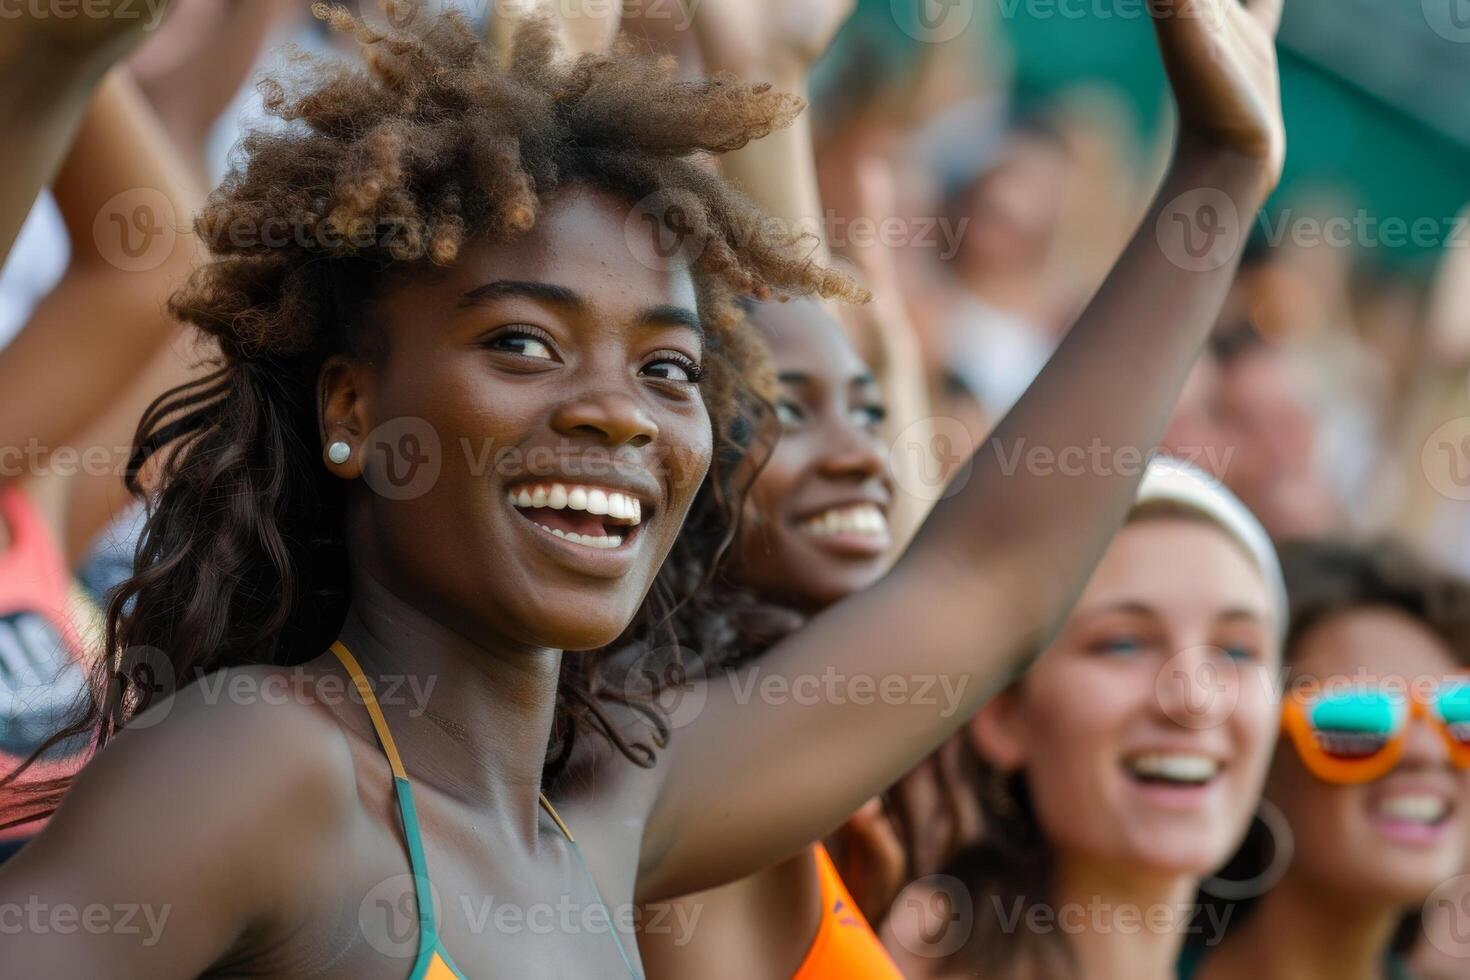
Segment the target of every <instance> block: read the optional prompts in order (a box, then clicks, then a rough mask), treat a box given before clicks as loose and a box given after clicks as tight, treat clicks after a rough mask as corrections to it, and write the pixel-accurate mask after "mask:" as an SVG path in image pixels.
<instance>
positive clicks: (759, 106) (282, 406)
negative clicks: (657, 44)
mask: <svg viewBox="0 0 1470 980" xmlns="http://www.w3.org/2000/svg"><path fill="white" fill-rule="evenodd" d="M313 10H314V12H315V14H316V16H317V17H319V18H321V19H324V20H326V21H327V22H329V23H330V24H331V26H332V27H334V28H335V29H337V30H339V31H343V32H347V33H349V34H351V35H354V36H355V37H356V38H357V39H358V40H359V41H360V42H361V46H362V51H363V55H364V57H363V61H362V62H361V63H360V64H359V63H337V62H327V61H322V60H320V59H312V58H308V57H307V56H305V55H301V54H298V55H296V56H295V61H294V64H295V70H294V72H292V73H291V74H293V75H294V76H295V77H291V78H286V79H284V80H282V79H270V80H267V81H265V82H263V83H262V84H261V90H262V92H263V95H264V98H265V105H266V107H267V109H268V110H269V111H270V113H272V114H273V115H274V116H275V117H277V118H278V119H279V120H280V121H281V125H278V126H274V127H272V128H269V129H265V130H262V131H257V132H254V133H252V134H250V135H248V136H247V137H246V138H245V139H244V140H243V142H242V143H241V145H240V146H239V147H238V148H237V151H236V157H235V162H234V166H233V167H232V169H231V171H230V173H229V175H228V176H227V177H226V179H225V181H224V183H223V184H222V185H221V186H220V187H219V188H218V190H216V191H215V192H214V194H213V195H212V196H211V197H210V199H209V202H208V204H207V206H206V208H205V209H204V211H203V213H202V215H201V216H200V217H199V218H198V220H197V222H196V229H197V231H198V232H199V234H200V235H201V236H202V237H203V239H204V240H205V242H206V243H207V245H208V247H209V250H210V253H211V258H210V261H209V262H207V263H206V264H205V265H203V266H202V267H201V268H200V269H198V270H197V271H196V272H195V274H194V275H193V277H192V278H191V280H190V282H189V283H188V285H187V286H186V287H185V288H184V289H183V290H181V291H180V292H179V293H178V294H177V295H176V296H174V297H173V299H172V301H171V304H170V305H171V309H172V310H173V312H174V313H175V315H177V316H178V317H179V318H180V319H181V320H183V321H185V322H187V323H190V324H193V325H195V326H196V327H198V328H199V329H200V330H201V331H203V332H204V333H206V334H207V335H209V336H210V337H211V338H213V340H214V341H215V342H216V343H217V345H218V348H219V352H220V357H219V362H218V365H214V366H213V367H215V368H216V369H215V370H213V371H212V373H210V374H208V375H207V376H205V377H203V378H201V379H200V380H198V381H195V382H193V383H191V384H188V385H185V386H182V387H180V388H177V389H175V390H173V391H171V392H168V393H167V394H165V395H164V396H163V397H161V398H160V399H159V400H158V401H157V402H155V403H154V404H153V405H152V406H150V408H149V410H148V411H147V412H146V413H145V414H144V417H143V419H142V421H141V423H140V426H139V430H138V435H137V438H136V447H135V452H134V457H133V460H132V466H131V470H130V473H129V477H128V484H129V488H130V489H131V490H132V491H133V492H134V493H135V494H137V495H138V496H145V493H144V491H143V488H142V486H141V483H140V481H139V479H138V473H139V470H140V469H141V468H142V467H143V465H144V464H145V463H148V462H149V460H150V459H151V458H153V457H155V455H156V459H154V460H153V463H152V464H151V467H150V469H152V468H156V474H157V475H156V478H155V479H156V489H155V490H154V491H152V492H151V493H149V494H147V496H148V498H149V501H148V502H149V513H148V519H147V522H146V524H145V527H144V530H143V533H142V537H141V539H140V541H139V544H138V548H137V552H136V555H135V566H134V574H133V576H132V577H131V578H130V579H129V580H128V581H126V582H125V583H123V584H122V585H121V586H120V587H119V588H118V589H117V590H116V592H115V593H114V594H113V596H112V597H111V601H110V603H109V608H108V616H107V640H106V647H105V650H104V655H103V657H102V660H101V662H100V663H99V666H98V675H97V676H98V680H97V684H96V688H97V690H96V691H95V692H94V694H93V696H92V697H91V698H89V700H88V702H87V704H86V705H84V706H82V707H81V708H80V709H79V716H78V720H77V721H76V722H75V723H74V724H73V725H71V726H69V727H68V728H67V729H66V730H64V731H63V732H60V733H58V735H57V736H55V737H54V738H53V739H52V740H51V741H50V742H48V743H47V746H46V747H45V748H49V747H50V746H52V745H55V744H57V743H58V742H61V741H63V740H69V739H72V738H76V737H79V736H83V735H87V736H90V737H91V739H92V742H93V744H94V745H95V746H96V747H97V748H100V747H101V746H102V745H103V744H105V743H106V742H107V741H108V740H109V739H110V738H111V737H112V736H113V735H114V734H115V733H116V731H117V729H118V728H120V727H121V726H122V725H123V724H125V723H126V721H127V720H128V719H129V718H130V717H132V716H133V715H134V714H135V713H136V712H137V711H138V710H139V709H140V708H141V707H143V706H144V705H145V703H146V700H147V698H146V694H145V693H144V692H143V691H142V689H141V686H140V685H137V684H135V683H131V682H130V681H132V682H135V681H136V680H137V679H138V678H139V675H140V671H141V672H142V673H147V674H148V676H153V675H155V674H156V673H157V671H156V669H152V668H156V667H157V666H158V665H156V664H152V663H151V662H149V663H145V662H144V661H145V660H148V659H149V658H152V659H156V658H157V657H158V656H159V651H163V655H164V656H166V657H167V659H168V662H169V667H170V669H171V670H172V672H173V676H174V677H175V678H177V683H178V684H179V685H182V684H185V683H189V682H190V681H192V680H193V679H195V678H197V677H198V676H199V675H200V674H201V673H203V672H205V671H210V670H215V669H218V668H221V667H227V666H233V665H241V664H261V663H271V664H290V663H296V662H300V661H303V660H305V659H310V658H311V657H314V656H316V655H317V654H318V653H319V652H320V651H321V650H323V649H325V648H326V646H327V645H329V644H330V642H331V641H332V639H333V638H334V637H335V636H336V633H337V631H338V630H339V629H340V627H341V623H342V619H343V616H344V614H345V611H346V608H347V602H348V577H347V556H346V550H345V541H344V537H345V500H346V496H345V491H344V484H343V483H342V481H340V480H337V479H336V478H335V477H333V476H332V475H331V474H330V473H328V472H327V471H326V469H325V468H324V467H323V466H322V465H321V463H320V452H321V449H320V431H319V422H318V419H317V407H316V403H315V399H316V384H317V377H318V374H319V372H320V369H321V366H322V365H323V363H324V362H325V361H326V359H327V358H329V357H331V356H333V355H335V354H339V353H361V352H365V351H367V350H369V349H370V346H371V345H372V344H374V343H375V340H374V337H373V331H372V329H371V328H370V327H369V326H368V325H367V319H368V317H367V314H369V313H370V312H371V304H372V303H373V301H374V299H375V298H377V297H380V296H381V295H382V293H383V291H384V290H386V289H391V288H392V285H393V284H394V283H395V282H402V281H403V280H404V279H405V278H412V277H416V276H423V275H430V274H432V272H433V269H434V268H435V267H436V266H445V265H448V264H450V263H452V262H454V261H455V259H456V257H457V256H458V255H459V253H460V251H461V249H462V248H464V246H465V245H466V243H467V242H471V241H473V240H476V239H477V238H479V237H481V236H500V237H506V236H514V235H516V234H518V233H522V232H524V231H526V230H527V229H529V228H531V227H532V226H533V225H534V224H535V223H536V220H537V218H538V216H539V215H540V214H541V213H542V211H543V209H544V208H545V206H546V202H547V201H548V199H549V198H550V197H551V196H552V195H553V194H555V193H556V192H557V191H558V189H560V188H564V187H567V186H568V185H572V184H583V185H587V186H591V187H594V188H596V189H598V190H601V191H605V192H610V193H613V194H616V195H619V196H621V197H623V198H624V199H626V200H627V201H628V202H629V203H630V205H633V204H634V203H635V202H644V200H645V199H646V198H649V197H650V195H673V196H674V198H675V199H677V201H678V202H679V204H680V206H681V208H680V211H681V215H680V216H681V224H680V227H679V231H680V232H681V233H683V234H685V235H686V239H685V241H686V247H687V248H688V254H690V255H692V256H694V258H693V259H692V265H691V272H692V274H693V276H694V279H695V284H696V288H697V290H698V293H699V301H700V315H701V318H702V319H703V320H704V321H705V332H706V338H707V341H706V346H707V350H706V373H705V380H704V381H702V382H701V388H702V393H703V395H704V398H705V401H706V403H707V405H708V407H709V412H710V416H711V420H712V424H713V426H714V430H715V432H714V434H715V449H716V452H715V461H714V464H713V466H712V469H711V474H710V477H709V479H708V480H707V481H706V484H705V486H704V487H702V488H701V490H700V492H699V494H698V496H697V497H696V500H695V502H694V505H693V508H692V509H691V512H690V516H689V519H688V521H687V522H686V526H685V529H684V531H683V533H681V535H680V539H679V542H678V543H677V544H676V545H675V548H674V551H673V553H672V554H671V556H670V558H669V560H668V562H667V563H666V565H665V567H664V568H663V570H662V571H661V572H660V573H659V576H658V579H657V580H656V582H655V583H654V587H653V589H652V590H651V592H650V595H649V598H648V600H647V601H646V602H645V604H644V608H643V610H642V611H641V612H640V613H639V615H638V617H637V618H636V619H635V622H634V623H633V624H632V625H631V626H630V627H629V631H628V634H627V638H628V640H629V641H630V642H631V641H633V640H636V639H638V638H639V637H645V636H648V635H650V633H651V631H652V629H653V628H654V627H655V626H657V625H658V624H659V623H661V622H664V621H666V620H667V619H668V617H669V615H670V614H671V612H672V611H673V609H674V608H676V607H677V606H678V605H679V604H681V603H682V602H684V601H685V600H687V599H688V598H689V597H690V596H692V595H693V594H695V593H696V592H697V591H698V589H699V588H700V587H701V586H702V585H703V584H704V583H705V582H706V581H707V579H708V577H709V575H710V574H711V571H712V569H713V567H714V565H715V563H716V561H717V560H718V556H719V555H720V553H721V552H722V551H723V549H724V548H725V546H726V545H728V543H729V541H730V539H731V538H732V536H733V534H734V526H735V521H736V515H738V512H739V496H740V492H741V488H739V487H734V486H732V485H731V478H730V472H731V471H732V470H733V469H734V468H735V467H734V465H733V464H734V463H735V462H736V461H738V460H739V459H740V458H741V456H742V455H743V453H744V452H745V451H746V449H747V446H748V445H749V443H750V442H751V440H752V437H753V435H754V434H755V433H757V432H759V431H762V426H761V424H760V422H761V419H760V416H761V414H762V404H763V399H762V394H763V390H764V389H763V387H762V385H763V383H765V382H764V379H765V377H766V370H765V367H764V360H763V354H762V350H763V348H762V346H761V345H760V343H759V341H757V340H755V339H754V338H752V337H750V336H748V335H747V333H746V332H745V331H743V330H742V329H741V323H742V318H741V316H740V314H739V312H738V310H737V308H736V305H735V303H734V302H732V300H733V299H734V298H736V297H738V296H740V295H748V296H755V297H766V296H772V295H777V296H781V295H797V294H811V293H818V294H821V295H822V296H827V297H838V298H844V299H849V300H861V299H863V298H865V294H863V293H862V291H861V290H860V289H859V288H858V287H857V286H856V285H855V284H854V283H853V282H852V280H850V279H848V278H847V277H845V276H843V275H841V274H840V273H837V272H834V271H831V270H829V269H825V268H823V267H820V266H818V265H817V264H816V263H814V262H813V261H812V260H811V259H810V258H809V253H810V251H811V249H810V248H808V247H805V245H806V243H804V242H802V241H801V240H800V238H799V237H798V236H795V235H791V236H784V237H783V236H781V235H779V234H775V233H773V232H772V231H771V223H770V222H769V220H768V219H766V218H765V217H764V216H763V215H761V214H760V213H759V212H758V211H757V209H756V208H755V207H754V206H753V205H752V204H751V203H750V202H749V201H748V200H747V199H745V198H744V197H742V196H741V195H739V194H738V193H737V192H735V191H734V190H733V189H732V188H731V187H729V186H728V185H727V184H726V183H724V182H723V181H722V180H721V179H720V178H719V177H718V176H717V175H716V174H715V173H714V172H713V171H712V169H711V167H710V165H709V156H710V155H712V154H717V153H721V152H725V151H729V150H733V149H736V148H738V147H740V146H743V145H744V144H745V143H746V142H748V141H749V140H752V139H756V138H759V137H761V136H764V135H766V134H767V133H769V132H771V131H772V130H773V129H776V128H778V127H781V126H784V125H786V124H788V123H789V122H790V121H791V120H792V119H793V118H794V117H795V116H796V114H797V113H798V112H799V111H800V110H801V108H802V102H801V100H799V99H797V98H795V97H793V96H790V95H786V94H782V93H780V92H777V91H774V90H773V89H771V88H770V87H769V86H767V85H753V84H746V83H743V82H739V81H736V80H734V79H731V78H728V77H717V78H710V79H704V80H699V81H687V80H686V81H680V80H677V79H676V78H675V76H674V67H675V66H674V65H673V63H672V61H671V60H668V59H665V60H661V61H655V60H650V59H647V58H643V57H639V56H636V55H635V54H634V53H633V52H632V51H631V50H630V49H626V48H619V49H617V50H615V51H614V52H613V53H612V54H609V55H583V56H581V57H578V58H577V59H575V60H563V59H560V58H559V57H558V51H557V48H556V44H555V42H554V41H553V31H552V29H551V25H549V24H548V23H545V22H540V21H534V20H533V21H528V22H526V23H525V24H523V25H522V26H521V27H520V28H519V30H518V32H517V35H516V38H515V42H514V44H513V46H512V50H511V51H510V53H509V54H508V56H507V57H506V58H505V59H504V60H501V59H499V58H497V56H496V55H495V53H494V52H493V51H492V50H491V49H490V48H489V46H488V45H486V44H485V43H483V41H482V40H481V38H480V37H479V36H477V34H476V33H475V32H474V31H473V30H472V29H471V28H470V26H469V25H468V23H467V22H466V21H465V20H464V18H463V17H461V16H459V15H458V14H455V13H446V14H443V15H441V16H438V17H435V18H433V19H431V20H429V21H428V22H427V23H424V24H423V26H422V27H421V29H420V30H418V31H416V32H414V33H412V34H410V33H382V32H379V31H377V30H375V29H372V28H370V27H369V26H367V25H366V24H365V23H363V22H362V21H361V20H359V19H357V18H355V17H353V16H352V15H351V14H349V13H348V12H347V11H346V10H345V9H343V8H340V7H329V6H327V5H325V4H317V5H315V6H314V8H313ZM165 450H166V451H165ZM138 651H142V652H141V653H139V652H138ZM599 661H600V658H599V657H597V656H584V657H568V658H564V660H563V673H562V681H561V684H560V686H559V690H558V710H557V713H556V721H555V725H554V732H553V740H552V745H551V746H550V747H549V749H548V770H549V775H552V774H554V771H555V770H556V769H557V768H558V767H559V766H560V765H561V764H562V763H563V762H564V761H565V760H566V758H567V755H568V753H569V752H570V748H571V744H572V741H573V739H574V737H575V736H576V735H577V734H578V732H580V731H594V732H597V733H599V734H601V735H602V736H603V737H606V738H608V739H610V740H611V741H612V742H614V744H616V745H617V746H618V747H619V748H620V749H621V750H622V751H623V752H624V753H625V754H627V755H628V756H629V757H630V758H633V759H634V760H635V761H637V762H639V763H641V764H644V765H649V764H652V761H653V756H654V751H653V749H652V748H651V747H650V746H648V745H646V744H642V743H629V742H628V741H626V740H625V739H624V737H623V736H622V735H621V734H619V727H618V726H615V725H613V724H612V723H611V722H610V721H609V718H608V716H607V715H606V714H605V713H604V707H603V706H604V704H605V703H606V702H607V701H620V702H622V703H624V704H625V705H628V706H630V707H632V708H634V709H637V710H639V711H640V712H642V713H643V714H644V715H645V716H646V717H647V718H649V719H650V721H652V723H653V725H652V731H653V733H654V734H653V739H652V740H653V741H654V742H655V743H657V744H660V745H661V744H662V743H663V739H664V737H665V736H666V734H667V733H666V730H665V728H664V726H663V724H662V722H661V720H660V718H659V715H658V712H657V710H656V709H655V707H654V705H653V702H652V698H653V697H654V696H655V695H656V694H657V691H656V690H653V689H647V690H641V691H639V692H637V693H634V694H630V693H629V692H628V691H627V690H626V689H624V688H619V687H618V686H617V685H610V684H602V683H599V679H598V677H599V670H600V662H599ZM145 667H147V668H149V670H143V668H145ZM150 671H151V672H150ZM119 681H122V683H119ZM45 748H43V749H42V750H41V751H38V752H37V754H36V757H37V758H38V757H39V756H40V755H41V753H42V752H44V751H45ZM31 761H34V758H33V760H31ZM29 766H30V762H28V763H27V764H26V765H25V766H22V767H21V768H20V769H19V770H17V771H15V772H12V773H10V774H9V775H8V776H6V777H5V779H3V780H0V786H5V785H7V784H11V785H12V788H14V786H16V785H18V779H19V777H20V776H21V774H22V773H23V772H24V770H25V769H27V768H29ZM31 787H34V791H33V792H32V791H29V790H30V788H31ZM27 788H28V792H27V793H26V794H25V795H26V798H27V801H28V802H27V805H26V810H27V813H25V814H23V815H22V816H21V817H19V818H17V819H11V820H10V822H12V823H14V822H20V820H23V819H29V818H31V817H34V816H36V815H38V813H44V812H49V810H50V809H52V808H54V805H55V802H56V801H57V800H58V799H59V798H60V794H61V792H62V791H63V790H64V788H65V786H64V783H58V782H41V781H32V782H30V783H28V784H27ZM7 809H9V807H7ZM11 816H12V815H11V814H5V815H3V816H0V822H4V821H5V819H6V818H9V817H11Z"/></svg>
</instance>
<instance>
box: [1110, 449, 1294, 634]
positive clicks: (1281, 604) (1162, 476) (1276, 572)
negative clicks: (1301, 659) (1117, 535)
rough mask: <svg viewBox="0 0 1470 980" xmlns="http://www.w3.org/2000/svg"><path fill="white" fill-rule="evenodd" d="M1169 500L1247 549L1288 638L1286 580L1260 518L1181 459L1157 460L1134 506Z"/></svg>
mask: <svg viewBox="0 0 1470 980" xmlns="http://www.w3.org/2000/svg"><path fill="white" fill-rule="evenodd" d="M1154 501H1167V502H1169V503H1173V504H1178V505H1179V506H1181V507H1185V508H1187V509H1189V510H1192V511H1194V512H1195V513H1197V514H1199V515H1200V516H1202V517H1205V518H1207V519H1208V520H1209V521H1210V522H1211V523H1213V524H1215V525H1216V526H1218V527H1219V528H1220V529H1221V530H1223V531H1224V532H1225V533H1227V534H1229V535H1230V536H1231V537H1232V538H1234V539H1235V540H1236V541H1237V542H1238V543H1239V544H1240V545H1241V547H1243V548H1244V549H1245V551H1246V553H1247V554H1249V555H1250V557H1251V559H1252V560H1253V561H1254V562H1255V564H1256V567H1257V568H1258V569H1260V572H1261V575H1262V576H1263V577H1264V578H1265V580H1266V585H1267V587H1268V588H1270V590H1271V598H1272V599H1273V600H1274V601H1275V603H1276V613H1277V634H1278V635H1279V636H1285V634H1286V627H1287V618H1288V617H1289V616H1290V612H1289V608H1290V607H1289V606H1288V604H1287V599H1286V581H1285V579H1284V578H1283V577H1282V574H1281V562H1280V560H1279V559H1278V558H1277V557H1276V548H1275V546H1273V545H1272V544H1271V537H1270V535H1268V534H1267V533H1266V529H1265V528H1264V527H1262V526H1261V522H1260V521H1258V520H1256V515H1254V514H1252V513H1251V512H1250V509H1249V508H1248V507H1246V505H1245V504H1243V503H1241V502H1240V499H1239V498H1237V497H1236V496H1235V494H1233V493H1231V492H1230V491H1229V490H1227V489H1225V487H1224V485H1223V484H1221V483H1220V481H1219V480H1217V479H1215V478H1214V477H1213V476H1211V475H1209V474H1208V473H1206V472H1205V471H1204V470H1201V469H1200V468H1199V467H1197V466H1193V465H1191V464H1189V463H1186V462H1184V461H1183V460H1180V459H1174V458H1172V457H1169V456H1158V457H1155V458H1154V459H1153V460H1152V461H1151V462H1150V463H1149V466H1148V471H1147V472H1146V473H1144V475H1143V482H1142V483H1140V484H1139V487H1138V497H1137V499H1136V500H1135V501H1134V506H1135V507H1138V506H1142V505H1144V504H1148V503H1152V502H1154Z"/></svg>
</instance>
